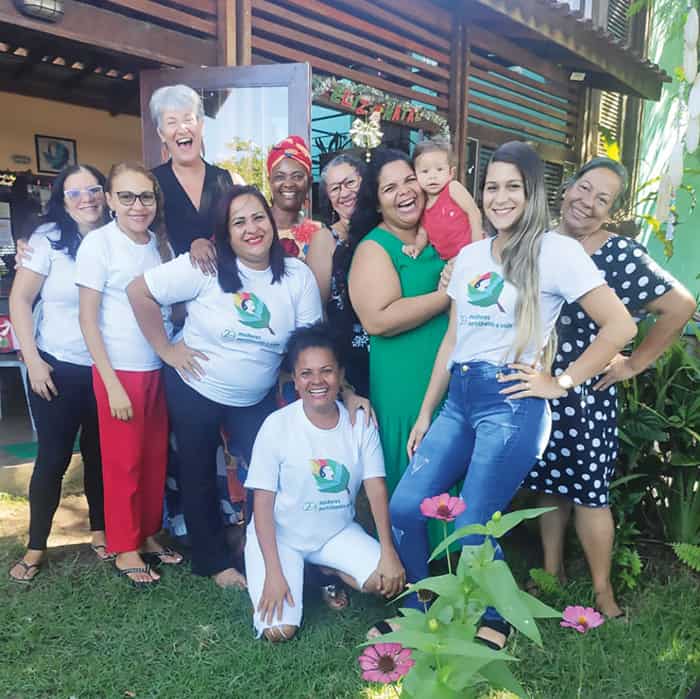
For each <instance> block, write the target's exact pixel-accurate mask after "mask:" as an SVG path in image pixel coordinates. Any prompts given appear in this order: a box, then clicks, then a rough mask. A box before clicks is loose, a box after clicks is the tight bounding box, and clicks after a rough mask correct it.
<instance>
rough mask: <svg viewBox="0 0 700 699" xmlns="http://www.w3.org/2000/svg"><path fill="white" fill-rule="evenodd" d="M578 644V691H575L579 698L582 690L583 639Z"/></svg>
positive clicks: (578, 698)
mask: <svg viewBox="0 0 700 699" xmlns="http://www.w3.org/2000/svg"><path fill="white" fill-rule="evenodd" d="M577 645H578V691H577V692H576V697H577V699H581V692H582V691H583V639H581V642H580V643H578V644H577Z"/></svg>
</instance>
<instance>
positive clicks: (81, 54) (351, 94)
mask: <svg viewBox="0 0 700 699" xmlns="http://www.w3.org/2000/svg"><path fill="white" fill-rule="evenodd" d="M629 4H630V3H629V0H570V2H568V3H567V2H558V1H557V0H400V1H398V2H397V0H93V1H91V2H88V1H81V0H0V92H6V93H18V94H25V95H33V96H39V97H43V98H48V99H52V100H57V101H61V102H67V103H71V104H79V105H84V106H90V107H93V108H97V109H101V110H106V111H108V112H109V113H111V114H134V115H138V114H139V112H140V106H139V104H140V103H139V79H138V78H139V73H140V71H142V70H144V69H149V68H161V67H168V66H170V67H184V66H197V67H200V66H216V65H219V66H244V65H256V64H267V63H286V62H307V63H308V64H309V65H310V66H311V69H312V74H313V104H314V109H315V110H316V111H317V113H318V116H317V118H315V119H314V124H313V126H314V129H313V131H312V140H313V142H314V146H315V153H316V155H317V156H318V155H319V153H320V154H323V153H324V152H328V151H332V150H333V147H334V145H333V144H332V143H330V142H331V141H332V140H333V138H334V137H335V140H336V142H335V147H337V146H338V143H337V140H338V139H337V136H338V128H337V127H334V128H324V123H326V124H328V123H332V122H333V120H334V118H335V116H336V115H343V114H345V115H350V116H351V117H352V118H354V116H355V115H362V114H366V113H367V110H369V109H380V110H381V111H382V118H383V121H384V124H385V129H384V130H385V134H387V135H388V137H389V138H394V139H398V141H401V139H404V140H405V141H406V142H408V141H410V140H411V138H415V133H418V132H431V131H437V130H447V129H449V131H450V133H451V137H452V143H453V146H454V149H455V152H456V154H457V157H458V163H459V175H460V178H461V179H462V180H465V181H466V182H467V183H468V184H469V186H470V187H471V188H472V189H475V188H476V187H478V178H479V173H480V171H481V166H482V165H483V163H484V162H485V160H487V159H488V156H489V155H490V153H491V152H492V151H493V149H494V148H496V147H497V146H498V145H499V144H500V143H502V142H504V141H506V140H511V139H520V140H527V141H529V142H531V143H532V144H534V145H535V146H536V147H537V149H538V151H539V153H540V155H541V156H542V158H543V159H544V160H545V162H546V163H547V178H548V184H549V187H550V191H551V192H552V199H553V201H554V199H555V195H554V192H555V191H556V189H557V188H558V186H559V184H560V183H561V181H562V178H563V177H564V176H565V174H566V172H567V171H568V170H570V169H571V168H573V167H574V166H575V165H576V164H577V163H579V162H580V161H581V160H582V159H584V158H586V157H587V156H589V155H591V154H593V153H595V152H596V150H597V149H598V148H599V144H600V131H601V130H600V128H599V127H600V126H601V125H602V126H603V127H605V128H606V129H608V132H606V133H612V134H613V135H614V136H615V137H618V138H619V137H620V135H621V134H622V133H623V132H624V133H626V134H629V135H630V137H628V138H627V139H626V140H623V141H622V148H623V156H624V159H626V160H627V161H628V162H630V163H632V162H633V161H634V159H635V157H636V151H635V143H636V137H635V125H636V123H638V121H639V113H640V104H641V100H643V99H651V100H656V99H658V98H659V96H660V92H661V87H662V84H663V82H664V81H667V80H668V76H667V75H666V74H665V73H664V72H663V71H661V70H660V69H658V68H657V67H656V66H654V65H652V64H651V63H649V62H648V61H647V60H646V58H645V36H646V26H645V22H646V20H645V15H644V14H643V13H641V14H639V15H637V16H636V17H635V18H634V20H630V19H628V17H627V8H628V6H629ZM572 5H573V6H574V8H573V9H572ZM579 5H580V6H581V7H579ZM30 6H31V7H34V8H36V7H37V6H41V7H44V8H45V10H46V15H45V17H46V18H37V17H36V16H35V15H32V14H31V12H30V11H31V7H30ZM52 7H54V8H55V14H54V16H53V17H50V16H49V15H50V13H51V8H52ZM50 20H55V21H50ZM313 116H314V113H312V117H313ZM316 122H317V123H316ZM335 123H338V122H337V119H336V120H335ZM348 123H349V122H348Z"/></svg>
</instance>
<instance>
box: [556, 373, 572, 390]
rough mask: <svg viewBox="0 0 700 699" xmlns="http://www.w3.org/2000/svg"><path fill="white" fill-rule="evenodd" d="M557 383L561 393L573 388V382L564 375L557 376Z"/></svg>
mask: <svg viewBox="0 0 700 699" xmlns="http://www.w3.org/2000/svg"><path fill="white" fill-rule="evenodd" d="M557 383H558V384H559V388H561V389H562V390H563V391H570V390H571V389H572V388H573V387H574V380H573V379H572V378H571V377H570V376H569V375H568V374H566V373H564V374H559V376H557Z"/></svg>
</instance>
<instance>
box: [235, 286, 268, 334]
mask: <svg viewBox="0 0 700 699" xmlns="http://www.w3.org/2000/svg"><path fill="white" fill-rule="evenodd" d="M233 303H234V304H235V306H236V312H237V313H238V320H240V321H241V323H243V325H247V326H248V327H249V328H258V329H266V330H269V331H270V333H271V334H272V335H274V334H275V331H274V330H273V329H272V328H271V327H270V311H269V309H268V307H267V306H266V305H265V302H264V301H263V300H262V299H259V298H258V297H257V296H256V295H255V294H253V293H251V292H250V291H239V292H237V293H235V294H234V295H233Z"/></svg>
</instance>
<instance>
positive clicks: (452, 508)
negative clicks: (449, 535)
mask: <svg viewBox="0 0 700 699" xmlns="http://www.w3.org/2000/svg"><path fill="white" fill-rule="evenodd" d="M466 509H467V505H466V503H465V502H464V500H462V498H456V497H453V496H452V495H450V494H449V493H442V495H436V496H435V497H432V498H425V500H423V502H422V503H421V504H420V511H421V514H422V515H424V516H425V517H432V518H433V519H441V520H443V521H444V522H452V521H453V520H454V519H455V518H456V517H458V516H459V515H461V514H462V512H464V510H466Z"/></svg>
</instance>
